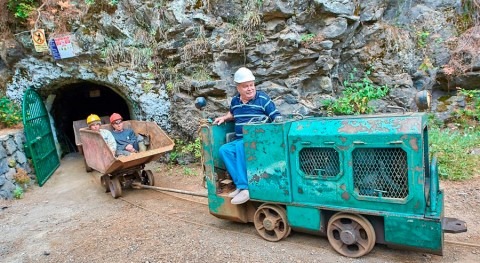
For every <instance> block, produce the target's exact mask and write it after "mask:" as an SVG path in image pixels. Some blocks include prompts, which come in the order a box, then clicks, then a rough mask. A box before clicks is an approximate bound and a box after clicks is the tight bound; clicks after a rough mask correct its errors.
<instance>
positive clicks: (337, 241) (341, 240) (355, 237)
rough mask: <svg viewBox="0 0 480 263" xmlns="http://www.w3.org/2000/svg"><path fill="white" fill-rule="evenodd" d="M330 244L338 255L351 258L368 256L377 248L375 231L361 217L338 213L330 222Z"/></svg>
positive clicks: (328, 229)
mask: <svg viewBox="0 0 480 263" xmlns="http://www.w3.org/2000/svg"><path fill="white" fill-rule="evenodd" d="M327 236H328V242H330V245H331V246H332V247H333V249H335V251H337V252H338V253H340V254H342V255H344V256H346V257H351V258H357V257H361V256H363V255H365V254H368V252H370V251H371V250H372V248H373V247H374V246H375V240H376V237H375V230H374V229H373V226H372V224H371V223H370V222H369V221H368V220H367V219H366V218H365V217H363V216H361V215H353V214H346V213H337V214H335V215H333V216H332V217H331V218H330V220H329V221H328V228H327Z"/></svg>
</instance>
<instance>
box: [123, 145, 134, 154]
mask: <svg viewBox="0 0 480 263" xmlns="http://www.w3.org/2000/svg"><path fill="white" fill-rule="evenodd" d="M125 150H127V151H129V152H131V153H134V152H136V150H135V148H133V145H131V144H128V145H127V146H125Z"/></svg>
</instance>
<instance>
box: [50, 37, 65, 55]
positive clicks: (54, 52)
mask: <svg viewBox="0 0 480 263" xmlns="http://www.w3.org/2000/svg"><path fill="white" fill-rule="evenodd" d="M48 47H49V48H50V53H51V54H52V56H53V58H54V59H62V57H60V53H59V52H58V49H57V45H55V40H53V39H50V40H49V41H48Z"/></svg>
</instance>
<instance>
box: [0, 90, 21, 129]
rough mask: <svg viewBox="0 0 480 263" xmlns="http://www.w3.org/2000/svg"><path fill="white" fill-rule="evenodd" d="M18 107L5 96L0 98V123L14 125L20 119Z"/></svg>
mask: <svg viewBox="0 0 480 263" xmlns="http://www.w3.org/2000/svg"><path fill="white" fill-rule="evenodd" d="M21 114H22V113H21V111H20V107H19V106H18V105H17V104H16V103H15V102H13V101H11V100H10V99H9V98H7V97H1V98H0V124H3V125H5V126H7V127H12V126H15V125H16V124H18V123H20V122H21V121H22V115H21Z"/></svg>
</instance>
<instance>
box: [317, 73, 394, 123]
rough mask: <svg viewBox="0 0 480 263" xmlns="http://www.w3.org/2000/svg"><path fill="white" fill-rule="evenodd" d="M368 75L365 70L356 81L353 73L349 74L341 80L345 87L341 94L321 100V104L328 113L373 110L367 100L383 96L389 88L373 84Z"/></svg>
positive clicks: (356, 112)
mask: <svg viewBox="0 0 480 263" xmlns="http://www.w3.org/2000/svg"><path fill="white" fill-rule="evenodd" d="M354 71H356V70H354ZM368 75H370V71H367V72H366V73H365V77H364V78H363V79H361V80H360V81H358V80H355V79H354V76H353V74H350V77H349V78H348V79H347V80H345V81H344V82H343V85H344V87H345V89H344V90H343V92H342V96H341V97H340V98H338V99H336V100H332V99H330V100H324V101H323V106H324V107H325V108H326V110H327V112H328V113H329V115H333V114H334V115H352V114H369V113H372V112H373V109H372V108H371V107H370V106H368V102H369V101H371V100H374V99H380V98H383V97H385V96H386V95H387V94H388V92H389V91H390V89H389V88H388V87H387V86H386V85H384V86H376V85H374V84H373V82H372V81H371V80H370V79H369V78H368Z"/></svg>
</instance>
